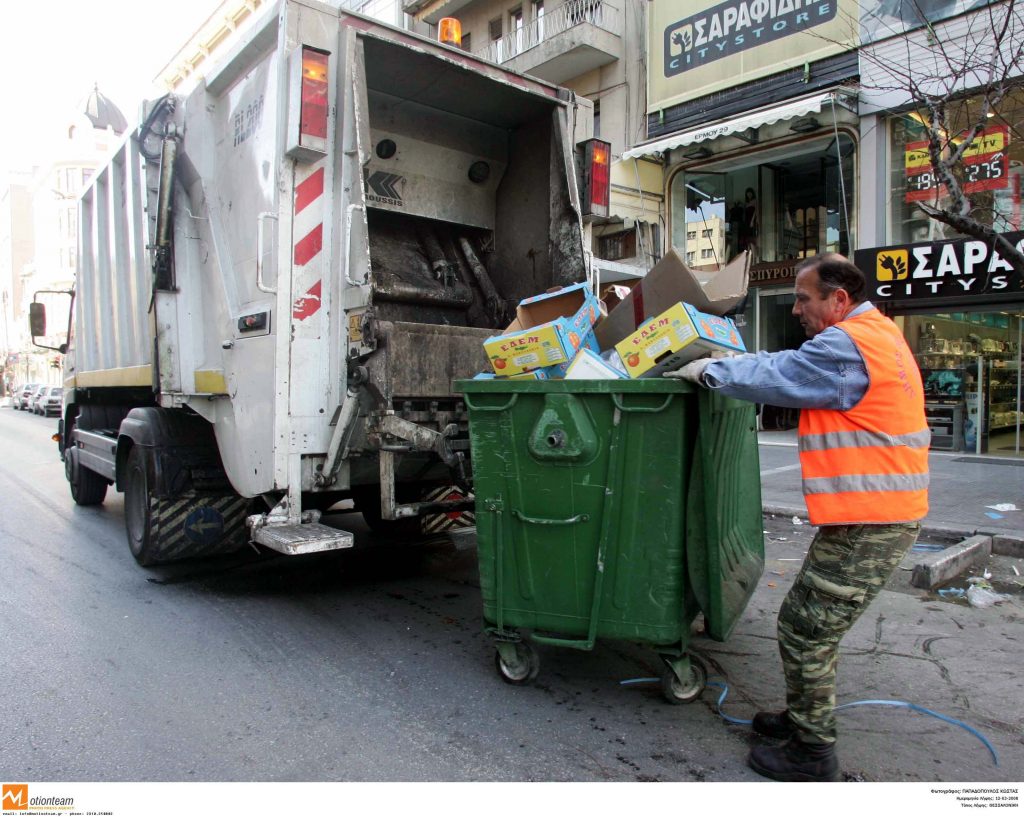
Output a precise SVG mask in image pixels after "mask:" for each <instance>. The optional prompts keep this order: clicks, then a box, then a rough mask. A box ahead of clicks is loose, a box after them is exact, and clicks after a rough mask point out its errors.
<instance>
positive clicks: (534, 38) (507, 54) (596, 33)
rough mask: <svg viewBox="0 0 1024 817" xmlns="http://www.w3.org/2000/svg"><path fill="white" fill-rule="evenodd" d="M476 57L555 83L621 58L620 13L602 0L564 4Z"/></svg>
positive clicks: (495, 42)
mask: <svg viewBox="0 0 1024 817" xmlns="http://www.w3.org/2000/svg"><path fill="white" fill-rule="evenodd" d="M545 11H546V13H545V14H544V16H543V17H540V18H538V19H536V20H532V21H531V22H529V23H528V24H526V25H524V26H523V27H522V28H520V29H517V30H516V31H512V32H510V33H509V34H506V35H505V36H504V37H502V38H501V39H500V40H494V41H493V42H492V43H491V44H490V45H489V46H487V48H484V49H482V50H479V51H477V52H475V53H476V55H477V56H478V57H483V58H484V59H485V60H490V61H491V62H496V63H498V64H500V65H502V66H503V67H505V68H509V69H511V70H513V71H518V72H519V73H521V74H529V75H530V76H533V77H537V78H538V79H543V80H547V81H548V82H552V83H555V84H559V83H563V82H565V81H566V80H569V79H572V78H573V77H578V76H580V75H581V74H585V73H587V72H588V71H593V70H594V69H595V68H600V67H601V66H603V65H608V64H609V63H612V62H615V60H617V59H620V58H621V57H622V38H621V37H620V36H619V35H618V33H617V32H619V31H621V30H622V12H621V11H620V9H618V8H617V7H615V6H613V5H612V4H611V3H607V2H605V1H604V0H569V2H567V3H563V4H562V5H561V6H556V7H555V8H552V9H551V10H550V11H547V10H545Z"/></svg>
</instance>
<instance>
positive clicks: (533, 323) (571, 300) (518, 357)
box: [484, 283, 600, 377]
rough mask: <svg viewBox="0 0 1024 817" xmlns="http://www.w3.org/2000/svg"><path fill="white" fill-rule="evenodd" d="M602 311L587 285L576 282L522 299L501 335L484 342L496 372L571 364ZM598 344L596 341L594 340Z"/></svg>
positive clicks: (502, 372)
mask: <svg viewBox="0 0 1024 817" xmlns="http://www.w3.org/2000/svg"><path fill="white" fill-rule="evenodd" d="M599 314H600V311H599V306H598V301H597V298H596V297H594V293H593V291H591V289H590V287H589V286H588V285H587V284H585V283H581V284H573V285H572V286H568V287H563V288H562V289H559V290H557V291H555V292H545V293H544V294H543V295H535V296H534V297H532V298H526V299H524V300H522V301H520V303H519V306H518V307H516V319H515V320H514V321H513V322H512V323H511V324H510V325H509V326H508V327H507V328H506V329H505V331H504V332H502V333H501V334H500V335H494V336H493V337H490V338H488V339H487V340H485V341H484V351H485V352H486V353H487V357H488V358H489V359H490V361H491V365H492V366H493V367H494V372H495V374H498V375H502V376H506V377H507V376H509V375H513V374H520V373H522V372H526V371H529V370H532V369H545V368H548V367H550V366H556V365H559V364H565V365H566V366H568V364H569V363H570V362H571V361H572V359H573V357H575V355H576V352H577V351H578V350H579V349H580V348H581V347H582V346H583V345H584V343H585V342H587V341H588V338H587V335H588V334H590V333H591V331H592V327H593V324H594V322H595V321H596V320H597V318H598V316H599ZM594 342H595V343H596V341H594Z"/></svg>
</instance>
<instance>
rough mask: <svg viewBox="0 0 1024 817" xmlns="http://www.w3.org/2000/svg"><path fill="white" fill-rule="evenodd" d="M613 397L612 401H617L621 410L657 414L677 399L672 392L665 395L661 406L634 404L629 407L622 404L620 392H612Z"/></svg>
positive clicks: (617, 406) (616, 403)
mask: <svg viewBox="0 0 1024 817" xmlns="http://www.w3.org/2000/svg"><path fill="white" fill-rule="evenodd" d="M611 398H612V402H613V403H615V407H616V408H617V409H618V410H619V411H629V412H644V413H647V414H657V413H658V412H659V411H664V410H665V409H667V408H668V407H669V404H670V403H671V402H672V401H673V400H674V399H675V395H674V394H670V395H668V396H666V397H665V402H664V403H662V404H661V405H660V406H633V407H632V408H629V407H628V406H624V405H623V404H622V396H621V395H619V394H616V393H615V392H612V394H611Z"/></svg>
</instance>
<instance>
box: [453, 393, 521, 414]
mask: <svg viewBox="0 0 1024 817" xmlns="http://www.w3.org/2000/svg"><path fill="white" fill-rule="evenodd" d="M462 399H463V401H464V402H465V404H466V405H467V406H468V407H469V408H471V409H473V411H505V409H510V408H512V406H514V405H515V402H516V400H518V399H519V395H518V394H513V395H512V396H511V397H510V398H509V401H508V402H507V403H504V404H503V405H500V406H474V405H473V401H472V400H470V399H469V395H468V394H463V395H462Z"/></svg>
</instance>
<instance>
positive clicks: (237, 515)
mask: <svg viewBox="0 0 1024 817" xmlns="http://www.w3.org/2000/svg"><path fill="white" fill-rule="evenodd" d="M155 453H156V452H154V451H153V450H150V449H147V448H145V447H143V446H139V445H136V446H133V447H132V449H131V451H130V452H129V453H128V460H127V463H126V466H125V474H124V524H125V532H126V534H127V536H128V548H129V549H130V550H131V553H132V556H134V557H135V561H137V562H138V563H139V564H140V565H142V566H143V567H150V566H152V565H157V564H166V563H168V562H176V561H179V560H181V559H194V558H198V557H202V556H213V555H218V554H223V553H230V552H232V551H234V550H237V549H238V548H240V547H244V546H245V544H246V542H247V541H248V536H247V535H246V528H245V518H246V516H247V514H248V510H249V505H250V503H249V500H247V499H245V498H243V497H240V496H237V495H223V494H202V493H198V492H196V491H194V490H186V491H182V492H181V493H180V494H178V495H177V496H173V497H161V496H157V495H156V494H155V493H154V490H153V484H154V483H153V474H154V470H153V462H152V458H153V457H154V456H155Z"/></svg>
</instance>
